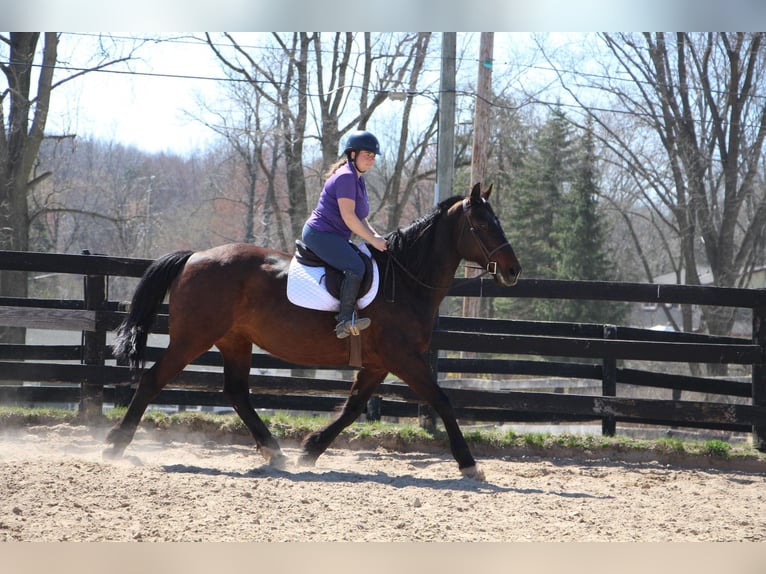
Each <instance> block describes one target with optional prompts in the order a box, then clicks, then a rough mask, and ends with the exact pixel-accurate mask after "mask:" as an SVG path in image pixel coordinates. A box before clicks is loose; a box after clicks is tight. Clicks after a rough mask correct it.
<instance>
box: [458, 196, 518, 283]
mask: <svg viewBox="0 0 766 574" xmlns="http://www.w3.org/2000/svg"><path fill="white" fill-rule="evenodd" d="M470 209H471V199H470V198H468V197H466V198H465V199H464V200H463V215H465V219H466V221H467V222H468V225H467V227H468V229H469V230H470V231H471V237H473V238H474V240H475V241H476V243H477V244H478V245H479V249H480V250H481V252H482V254H483V255H484V257H485V258H486V260H487V263H486V265H485V266H484V267H476V266H474V265H466V267H469V268H472V269H481V270H482V271H483V273H482V274H481V275H478V276H477V278H478V277H482V276H483V275H492V276H495V275H497V261H493V260H492V256H493V255H494V254H495V253H497V252H498V251H499V250H500V249H502V248H503V247H506V246H510V242H509V241H506V242H505V243H501V244H500V245H498V246H497V247H495V248H494V249H492V250H489V249H487V246H486V245H485V244H484V242H483V241H482V240H481V237H479V234H478V232H477V231H476V226H475V225H474V224H473V221H471V216H470V215H469V211H470ZM465 229H466V227H463V230H464V231H465Z"/></svg>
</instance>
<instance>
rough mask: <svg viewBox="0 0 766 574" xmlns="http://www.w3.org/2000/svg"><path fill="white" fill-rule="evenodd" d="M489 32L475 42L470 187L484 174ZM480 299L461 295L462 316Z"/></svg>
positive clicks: (473, 311) (476, 309) (473, 313)
mask: <svg viewBox="0 0 766 574" xmlns="http://www.w3.org/2000/svg"><path fill="white" fill-rule="evenodd" d="M494 40H495V35H494V33H493V32H482V33H481V41H480V42H479V76H478V79H477V82H476V104H475V105H474V110H473V145H472V146H471V187H473V186H474V185H475V184H477V183H480V184H481V185H482V188H484V187H487V182H486V181H484V180H485V178H486V176H487V140H488V139H489V100H490V97H491V95H492V48H493V44H494ZM477 274H478V272H477V271H475V270H473V269H469V268H468V267H466V268H465V272H464V276H465V277H475V276H476V275H477ZM480 310H481V301H480V300H479V299H478V298H471V297H463V317H478V316H479V315H480Z"/></svg>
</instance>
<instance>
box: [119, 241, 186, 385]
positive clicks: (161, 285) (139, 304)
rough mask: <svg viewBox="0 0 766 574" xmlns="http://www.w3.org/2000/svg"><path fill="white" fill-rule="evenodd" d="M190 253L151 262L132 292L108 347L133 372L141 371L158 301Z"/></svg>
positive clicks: (177, 254)
mask: <svg viewBox="0 0 766 574" xmlns="http://www.w3.org/2000/svg"><path fill="white" fill-rule="evenodd" d="M192 253H194V252H193V251H176V252H174V253H168V254H167V255H163V256H162V257H160V258H159V259H157V260H155V261H154V262H153V263H152V264H151V265H150V266H149V267H148V268H147V270H146V271H145V272H144V276H143V277H141V281H140V282H139V283H138V287H136V291H135V293H133V300H132V301H131V303H130V312H129V313H128V316H127V317H126V318H125V320H124V321H123V322H122V325H120V327H119V328H118V329H117V336H116V338H115V340H114V343H113V344H112V349H113V351H114V356H115V357H116V358H117V359H121V360H123V361H125V362H127V363H128V364H129V365H130V366H131V368H133V370H138V369H139V368H143V366H144V363H145V359H144V351H145V350H146V338H147V337H148V336H149V332H150V331H151V329H152V325H153V324H154V319H155V317H156V316H157V311H158V309H159V306H160V304H161V303H162V300H163V299H164V298H165V294H166V293H167V291H168V289H170V285H171V284H172V283H173V280H174V279H175V278H176V277H177V276H178V274H179V273H181V270H182V269H183V268H184V265H186V261H187V260H188V259H189V257H191V255H192Z"/></svg>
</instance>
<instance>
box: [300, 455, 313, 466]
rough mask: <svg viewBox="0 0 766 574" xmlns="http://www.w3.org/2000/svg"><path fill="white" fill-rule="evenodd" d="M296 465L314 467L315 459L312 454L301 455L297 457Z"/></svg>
mask: <svg viewBox="0 0 766 574" xmlns="http://www.w3.org/2000/svg"><path fill="white" fill-rule="evenodd" d="M298 464H299V465H301V466H316V464H317V457H315V456H314V455H313V454H302V455H301V456H300V457H298Z"/></svg>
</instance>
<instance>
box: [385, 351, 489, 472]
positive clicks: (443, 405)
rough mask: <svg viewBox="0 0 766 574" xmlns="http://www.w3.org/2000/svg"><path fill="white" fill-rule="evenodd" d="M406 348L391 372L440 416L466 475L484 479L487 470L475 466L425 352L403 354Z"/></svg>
mask: <svg viewBox="0 0 766 574" xmlns="http://www.w3.org/2000/svg"><path fill="white" fill-rule="evenodd" d="M404 354H405V351H400V352H399V355H398V356H397V361H396V363H397V365H396V367H395V369H396V370H394V368H392V369H391V372H392V373H393V374H395V375H397V376H398V377H400V378H401V379H402V380H403V381H404V382H405V383H407V385H408V386H409V387H410V388H411V389H412V390H413V391H414V392H415V393H416V394H417V395H418V396H419V397H420V398H421V399H423V400H424V401H426V402H427V403H428V404H429V405H431V407H432V408H433V409H434V411H436V413H437V414H438V415H439V416H440V417H441V419H442V422H443V423H444V430H445V431H446V432H447V436H448V437H449V444H450V450H451V451H452V456H454V457H455V460H456V461H457V464H458V468H459V469H460V472H461V473H462V474H463V476H465V477H467V478H472V479H474V480H485V476H484V471H483V470H481V468H479V467H478V466H477V465H476V460H475V459H474V458H473V455H472V454H471V449H470V448H468V443H467V442H466V441H465V437H464V436H463V432H462V431H461V430H460V426H459V425H458V424H457V418H456V417H455V411H454V410H453V408H452V404H451V403H450V400H449V398H448V397H447V395H446V394H445V393H444V391H443V390H442V389H441V387H439V385H437V384H436V381H435V380H434V377H433V375H432V374H431V369H430V367H429V366H428V363H426V361H425V359H424V358H423V356H422V355H419V354H416V353H414V352H413V353H410V354H409V356H408V357H405V356H404Z"/></svg>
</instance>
